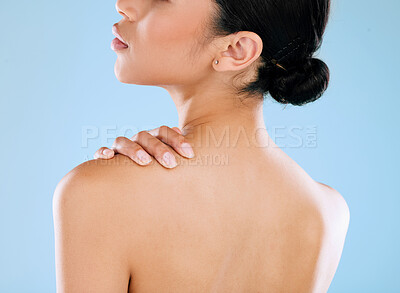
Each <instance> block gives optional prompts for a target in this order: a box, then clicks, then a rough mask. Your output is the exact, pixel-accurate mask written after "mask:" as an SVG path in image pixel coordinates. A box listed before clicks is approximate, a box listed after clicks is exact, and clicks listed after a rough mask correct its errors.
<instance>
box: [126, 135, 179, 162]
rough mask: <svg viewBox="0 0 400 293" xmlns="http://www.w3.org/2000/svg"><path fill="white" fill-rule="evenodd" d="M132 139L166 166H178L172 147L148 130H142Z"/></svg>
mask: <svg viewBox="0 0 400 293" xmlns="http://www.w3.org/2000/svg"><path fill="white" fill-rule="evenodd" d="M172 131H173V130H172ZM174 132H175V131H174ZM175 133H176V132H175ZM132 139H133V141H134V142H137V143H138V144H140V145H141V146H142V147H143V149H144V150H145V151H146V152H148V153H149V154H150V155H152V156H153V157H154V158H156V160H157V161H158V162H159V163H160V164H162V165H163V166H164V167H166V168H174V167H176V166H177V162H176V159H175V156H174V154H173V152H172V150H171V149H170V147H168V146H167V145H166V144H164V143H163V142H162V141H161V140H159V139H158V138H156V137H155V136H153V135H152V134H150V133H149V132H148V131H140V132H139V133H137V134H136V135H135V136H134V137H133V138H131V140H132Z"/></svg>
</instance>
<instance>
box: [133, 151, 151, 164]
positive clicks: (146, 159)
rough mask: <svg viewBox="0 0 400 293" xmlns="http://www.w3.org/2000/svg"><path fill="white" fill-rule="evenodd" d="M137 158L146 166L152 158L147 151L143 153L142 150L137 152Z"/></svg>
mask: <svg viewBox="0 0 400 293" xmlns="http://www.w3.org/2000/svg"><path fill="white" fill-rule="evenodd" d="M136 156H137V157H138V158H139V160H140V161H141V162H142V163H143V164H145V165H147V164H148V163H150V162H151V158H150V156H149V155H148V154H147V153H146V152H145V151H142V150H139V151H137V152H136Z"/></svg>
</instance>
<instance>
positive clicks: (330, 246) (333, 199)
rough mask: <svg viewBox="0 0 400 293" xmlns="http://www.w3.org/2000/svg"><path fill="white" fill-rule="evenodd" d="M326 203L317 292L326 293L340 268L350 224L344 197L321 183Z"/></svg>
mask: <svg viewBox="0 0 400 293" xmlns="http://www.w3.org/2000/svg"><path fill="white" fill-rule="evenodd" d="M320 184H321V187H322V188H323V194H324V196H325V197H326V200H325V201H324V208H323V210H322V213H323V215H324V216H323V227H324V231H325V232H324V238H323V242H322V246H321V247H322V250H321V256H320V261H319V267H318V269H319V272H318V273H319V275H320V278H319V279H318V282H317V284H316V288H318V290H317V291H316V292H326V291H327V290H328V288H329V286H330V284H331V282H332V280H333V277H334V275H335V273H336V270H337V268H338V265H339V262H340V259H341V255H342V252H343V248H344V243H345V239H346V235H347V230H348V227H349V223H350V209H349V207H348V205H347V203H346V201H345V199H344V198H343V196H342V195H341V194H340V193H339V192H338V191H337V190H335V189H334V188H332V187H330V186H328V185H326V184H323V183H320Z"/></svg>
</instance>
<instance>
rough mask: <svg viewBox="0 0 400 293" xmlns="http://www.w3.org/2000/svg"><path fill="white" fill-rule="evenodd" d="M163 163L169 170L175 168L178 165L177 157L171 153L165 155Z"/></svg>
mask: <svg viewBox="0 0 400 293" xmlns="http://www.w3.org/2000/svg"><path fill="white" fill-rule="evenodd" d="M162 160H163V162H164V164H165V165H166V166H167V167H169V168H173V167H175V166H176V165H177V163H176V160H175V156H174V155H172V154H171V153H165V154H164V155H163V159H162Z"/></svg>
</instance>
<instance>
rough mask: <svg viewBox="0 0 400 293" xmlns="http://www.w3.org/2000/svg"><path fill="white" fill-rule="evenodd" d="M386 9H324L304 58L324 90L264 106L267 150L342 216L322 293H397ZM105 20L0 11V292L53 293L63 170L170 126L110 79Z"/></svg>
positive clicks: (168, 103)
mask: <svg viewBox="0 0 400 293" xmlns="http://www.w3.org/2000/svg"><path fill="white" fill-rule="evenodd" d="M399 11H400V2H399V1H398V0H383V1H376V0H375V1H372V0H351V1H349V0H340V1H338V0H336V1H335V0H334V1H333V3H332V14H331V19H330V22H329V24H328V27H327V30H326V34H325V39H324V43H323V45H322V48H321V50H320V52H319V53H318V55H317V56H318V57H320V58H321V59H323V60H324V61H325V62H326V63H327V64H328V65H329V67H330V70H331V82H330V86H329V89H328V91H327V92H326V93H325V95H324V96H323V97H322V98H321V99H320V100H318V101H317V102H315V103H312V104H309V105H306V106H303V107H293V106H288V107H286V108H285V107H284V106H283V105H280V104H277V103H275V102H272V101H271V100H270V99H268V100H267V101H266V102H265V107H264V108H265V109H264V113H265V121H266V124H267V129H271V133H270V134H271V135H272V136H273V137H276V140H277V141H276V142H277V144H278V145H280V146H281V147H282V149H283V150H284V151H285V152H287V153H288V154H289V155H290V156H291V157H292V158H294V159H295V160H296V161H297V162H298V163H299V164H300V165H301V166H302V167H303V168H304V169H305V170H306V171H307V172H308V173H309V174H310V175H311V176H312V177H313V178H314V179H315V180H317V181H320V182H324V183H326V184H328V185H331V186H332V187H334V188H335V189H337V190H338V191H339V192H341V194H342V195H343V196H344V197H345V199H346V200H347V203H348V205H349V207H350V211H351V220H350V227H349V231H348V235H347V242H346V244H345V247H344V251H343V255H342V259H341V262H340V264H339V267H338V271H337V273H336V275H335V278H334V280H333V283H332V286H331V288H330V290H329V292H331V293H334V292H363V293H367V292H400V284H399V279H398V276H399V273H400V270H399V266H400V265H399V261H400V257H399V247H400V243H399V242H400V241H399V240H400V235H399V228H398V224H399V220H400V213H399V212H398V211H399V203H400V192H399V187H398V186H399V185H398V179H399V172H398V166H399V165H400V164H399V163H400V161H399V155H398V150H399V149H400V146H399V141H400V139H399V134H400V133H399V131H398V129H397V126H398V125H399V122H400V120H399V113H398V112H399V106H400V97H399V68H400V62H399V52H400V38H399V33H398V28H399V27H400V21H399V17H398V13H399ZM119 20H120V16H119V15H118V14H117V12H116V10H115V2H114V1H104V2H101V1H100V2H99V1H93V0H88V1H47V0H36V1H27V0H19V1H4V0H1V4H0V36H1V46H0V130H1V132H0V134H1V135H0V138H1V144H0V154H1V161H0V164H1V173H0V180H1V184H0V195H1V197H0V225H1V226H0V229H1V230H0V232H1V233H0V235H1V241H0V291H1V292H32V293H34V292H38V293H39V292H40V293H43V292H55V264H54V260H55V258H54V231H53V216H52V196H53V191H54V188H55V187H56V185H57V183H58V182H59V180H60V179H61V178H62V177H63V176H64V175H65V174H66V173H67V172H68V171H69V170H71V169H72V168H74V167H75V166H76V165H78V164H80V163H82V162H83V161H85V160H88V159H91V158H92V156H93V154H94V152H95V151H96V150H97V149H98V148H99V147H100V146H110V145H111V144H112V141H113V140H114V138H115V137H117V136H119V135H126V136H131V135H133V134H134V133H136V132H137V131H139V130H142V129H150V128H155V127H158V126H161V125H163V124H166V125H169V126H171V127H172V126H176V125H177V122H178V120H177V114H176V109H175V106H174V104H173V102H172V100H171V99H170V98H169V95H168V93H167V92H166V91H165V90H164V89H162V88H156V87H149V86H137V85H126V84H122V83H120V82H119V81H118V80H117V79H116V78H115V76H114V63H115V60H116V54H115V53H114V52H113V51H112V50H111V49H110V43H111V40H112V39H113V36H112V34H111V27H112V25H113V24H114V23H116V22H118V21H119ZM310 127H311V128H310ZM129 128H131V131H125V130H127V129H129ZM87 129H89V130H90V132H86V130H87ZM309 129H314V130H313V131H314V134H311V136H310V135H309V133H308V132H309ZM292 130H293V131H294V133H296V135H293V131H292ZM107 138H109V139H107ZM309 139H311V140H313V141H311V143H310V141H309Z"/></svg>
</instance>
